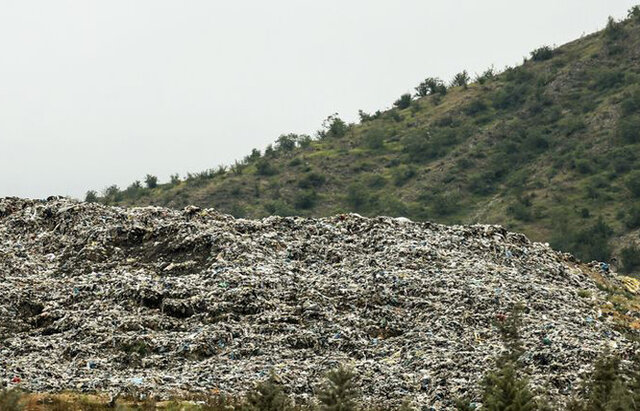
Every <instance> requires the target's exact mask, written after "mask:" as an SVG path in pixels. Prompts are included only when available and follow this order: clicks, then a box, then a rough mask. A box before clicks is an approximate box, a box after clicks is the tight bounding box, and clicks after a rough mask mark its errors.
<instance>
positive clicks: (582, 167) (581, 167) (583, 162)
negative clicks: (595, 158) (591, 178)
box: [573, 158, 593, 174]
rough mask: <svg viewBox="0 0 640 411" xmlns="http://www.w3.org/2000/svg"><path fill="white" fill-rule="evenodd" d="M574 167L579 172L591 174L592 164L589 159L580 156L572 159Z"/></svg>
mask: <svg viewBox="0 0 640 411" xmlns="http://www.w3.org/2000/svg"><path fill="white" fill-rule="evenodd" d="M573 164H574V167H575V168H576V170H578V172H579V173H580V174H591V173H593V164H592V162H591V161H589V160H587V159H584V158H580V159H577V160H576V161H574V163H573Z"/></svg>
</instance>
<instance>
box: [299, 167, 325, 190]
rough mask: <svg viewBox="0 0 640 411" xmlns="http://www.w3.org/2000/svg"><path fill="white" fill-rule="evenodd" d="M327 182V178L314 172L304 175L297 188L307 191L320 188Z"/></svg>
mask: <svg viewBox="0 0 640 411" xmlns="http://www.w3.org/2000/svg"><path fill="white" fill-rule="evenodd" d="M326 181H327V178H326V177H325V176H324V175H322V174H320V173H316V172H313V171H312V172H309V173H307V174H305V175H304V176H303V177H302V179H300V181H298V187H300V188H304V189H309V188H313V187H320V186H322V185H323V184H324V183H325V182H326Z"/></svg>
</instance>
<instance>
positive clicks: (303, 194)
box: [293, 190, 318, 210]
mask: <svg viewBox="0 0 640 411" xmlns="http://www.w3.org/2000/svg"><path fill="white" fill-rule="evenodd" d="M317 200H318V194H317V193H316V192H315V190H305V191H299V192H298V193H296V195H295V197H294V199H293V206H294V207H295V208H297V209H298V210H309V209H311V208H313V207H315V205H316V202H317Z"/></svg>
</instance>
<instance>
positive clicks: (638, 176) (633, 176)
mask: <svg viewBox="0 0 640 411" xmlns="http://www.w3.org/2000/svg"><path fill="white" fill-rule="evenodd" d="M625 185H626V186H627V188H628V189H629V191H630V192H631V194H632V195H633V196H634V197H636V198H640V170H635V171H632V172H631V173H629V174H628V175H627V178H626V179H625Z"/></svg>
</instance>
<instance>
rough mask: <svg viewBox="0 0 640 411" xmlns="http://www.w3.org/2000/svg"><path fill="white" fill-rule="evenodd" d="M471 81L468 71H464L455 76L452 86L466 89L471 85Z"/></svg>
mask: <svg viewBox="0 0 640 411" xmlns="http://www.w3.org/2000/svg"><path fill="white" fill-rule="evenodd" d="M470 79H471V78H470V77H469V73H467V70H463V71H461V72H460V73H457V74H456V75H455V76H453V80H451V86H452V87H464V88H465V89H466V88H467V86H468V85H469V80H470Z"/></svg>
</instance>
